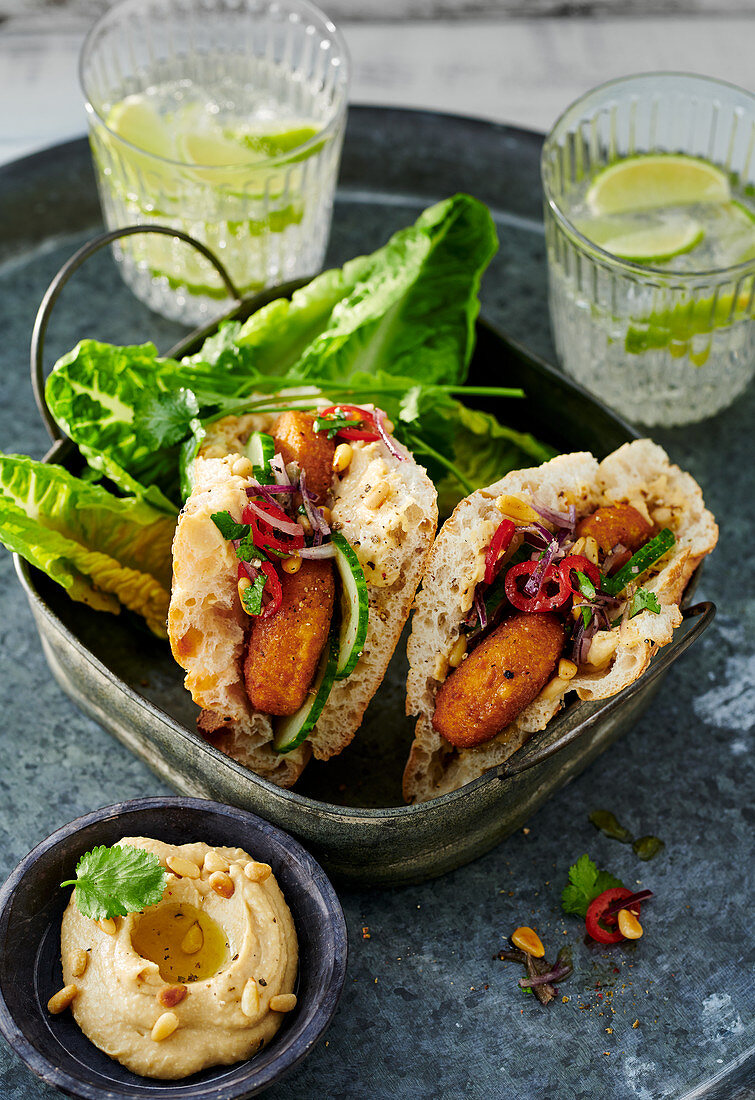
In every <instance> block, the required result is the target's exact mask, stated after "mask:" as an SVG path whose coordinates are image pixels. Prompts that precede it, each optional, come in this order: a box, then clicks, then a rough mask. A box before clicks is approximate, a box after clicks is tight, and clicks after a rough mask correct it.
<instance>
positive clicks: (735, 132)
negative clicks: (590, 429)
mask: <svg viewBox="0 0 755 1100" xmlns="http://www.w3.org/2000/svg"><path fill="white" fill-rule="evenodd" d="M642 154H683V155H686V156H691V157H694V158H697V159H698V160H700V161H705V162H707V163H708V164H711V165H714V166H716V167H717V168H719V169H721V170H722V172H723V173H725V176H726V177H727V178H728V180H729V184H730V188H731V198H732V200H733V202H734V203H736V205H737V208H738V210H739V211H740V213H738V214H737V216H738V217H740V216H741V217H743V218H747V217H749V218H750V219H753V218H755V206H754V205H753V195H755V96H753V95H751V94H750V93H749V92H746V91H744V90H742V89H740V88H736V87H734V86H733V85H729V84H725V83H722V82H720V81H717V80H712V79H708V78H707V77H701V76H692V75H686V74H683V73H647V74H642V75H638V76H631V77H626V78H623V79H620V80H614V81H611V82H610V83H607V84H603V85H602V86H600V87H598V88H596V89H594V90H593V91H591V92H588V93H587V94H586V95H585V96H583V97H582V98H581V99H579V100H577V101H576V102H575V103H573V104H572V105H571V106H570V107H569V108H568V109H567V110H566V111H565V112H564V114H563V115H562V116H561V117H560V118H559V119H558V121H557V122H556V124H555V125H554V127H553V129H552V130H551V132H550V133H549V134H548V136H547V138H546V140H545V144H544V147H543V152H542V161H541V169H542V180H543V187H544V191H545V233H546V246H547V254H548V279H549V305H550V316H551V324H552V329H553V335H554V340H555V344H556V349H557V352H558V355H559V358H560V360H561V363H562V365H563V367H564V369H565V370H566V371H567V373H568V374H570V375H572V376H573V377H574V378H576V379H578V380H579V381H580V382H581V383H583V384H584V385H585V386H586V387H588V388H589V389H591V390H593V391H594V392H596V393H597V394H598V395H599V396H600V397H602V398H603V400H605V401H606V402H607V403H608V404H609V405H612V406H613V407H614V408H615V409H616V410H617V411H619V412H620V413H622V414H623V415H624V416H626V417H627V418H629V419H630V420H635V421H638V422H640V423H642V424H647V425H654V424H663V425H672V424H685V423H691V422H693V421H697V420H701V419H703V418H704V417H707V416H710V415H712V414H713V413H716V412H718V411H719V410H720V409H722V408H724V407H725V406H727V405H729V404H731V402H732V401H734V399H735V398H736V397H737V396H738V394H740V393H741V392H742V391H743V390H744V389H745V387H746V386H747V384H748V382H749V381H750V379H751V378H752V376H753V372H755V325H753V313H754V312H755V307H754V297H753V292H754V284H755V255H753V254H749V255H746V256H745V257H744V259H742V261H741V262H738V263H735V264H722V265H719V263H718V262H717V261H716V260H715V259H714V260H713V261H712V262H711V261H710V260H708V261H707V262H705V263H700V264H699V266H700V270H695V269H694V264H693V268H692V269H691V270H670V269H669V265H668V264H667V263H662V262H658V261H654V262H652V263H650V262H643V263H640V262H633V261H630V260H626V259H619V258H618V257H617V256H616V255H613V254H611V253H610V252H609V251H607V250H605V249H603V248H601V247H600V246H599V245H598V244H596V243H595V241H593V240H590V239H589V237H588V236H587V235H586V231H585V229H584V224H582V228H581V229H579V228H577V226H576V225H575V224H574V221H573V220H572V211H573V209H574V204H575V201H576V197H577V196H578V195H579V194H582V195H584V194H585V186H586V182H589V181H591V180H593V181H594V179H595V177H596V176H597V175H598V173H600V172H601V171H603V170H605V169H606V168H608V167H610V166H612V165H616V164H618V163H619V162H620V161H622V159H624V158H626V157H636V156H640V155H642ZM640 205H641V201H640ZM743 224H745V225H747V224H748V223H747V222H745V223H743ZM711 244H712V245H714V244H715V241H712V242H711ZM695 255H696V253H694V252H691V253H690V257H692V256H695ZM710 255H712V256H714V255H715V252H711V253H710ZM695 263H698V261H695ZM687 266H689V265H687Z"/></svg>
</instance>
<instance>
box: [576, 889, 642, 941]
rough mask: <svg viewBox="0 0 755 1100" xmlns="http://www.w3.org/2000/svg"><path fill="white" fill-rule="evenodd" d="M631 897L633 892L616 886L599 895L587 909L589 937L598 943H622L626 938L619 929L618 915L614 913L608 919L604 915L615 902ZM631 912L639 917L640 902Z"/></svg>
mask: <svg viewBox="0 0 755 1100" xmlns="http://www.w3.org/2000/svg"><path fill="white" fill-rule="evenodd" d="M631 897H632V891H631V890H627V888H626V887H625V886H615V887H613V888H612V889H611V890H604V891H603V893H602V894H598V896H597V897H596V898H594V899H593V900H592V901H591V902H590V904H589V905H588V907H587V916H586V917H585V925H586V927H587V934H588V936H590V937H591V939H593V940H596V941H597V942H598V943H621V941H622V940H623V939H625V938H626V937H625V936H623V935H622V934H621V932H620V931H619V929H618V926H617V919H618V918H617V916H616V914H615V913H613V914H611V915H610V916H606V917H604V914H605V911H606V909H608V907H609V906H610V905H612V904H613V902H615V901H621V900H622V899H623V898H631ZM631 911H632V912H633V913H634V914H635V916H639V914H640V903H639V902H638V901H637V902H634V903H633V904H632V907H631Z"/></svg>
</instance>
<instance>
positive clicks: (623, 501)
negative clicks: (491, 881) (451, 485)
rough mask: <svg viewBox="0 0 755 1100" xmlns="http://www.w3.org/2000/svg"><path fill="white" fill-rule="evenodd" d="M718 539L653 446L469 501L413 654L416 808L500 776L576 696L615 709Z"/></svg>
mask: <svg viewBox="0 0 755 1100" xmlns="http://www.w3.org/2000/svg"><path fill="white" fill-rule="evenodd" d="M599 509H600V510H601V511H600V512H599V511H598V510H599ZM504 521H506V522H504ZM616 523H618V524H619V526H618V527H617V526H615V525H616ZM622 523H624V524H628V526H627V527H626V531H627V534H626V535H625V538H626V539H627V542H628V543H632V540H634V541H633V544H632V545H631V546H630V545H625V544H624V543H622V541H621V538H620V537H619V538H617V535H621V533H622V532H623V531H624V530H625V528H624V527H622V526H621V524H622ZM512 529H513V534H512ZM584 532H588V533H587V534H584ZM496 533H498V534H496ZM717 538H718V528H717V526H716V523H715V521H714V518H713V516H712V515H711V513H710V512H709V511H708V510H707V509H706V508H705V506H704V504H703V498H702V492H701V490H700V487H699V486H698V485H697V483H696V482H695V481H694V480H693V478H692V477H691V476H690V475H689V474H686V473H684V472H683V471H682V470H680V469H679V467H678V466H674V465H672V464H671V462H670V461H669V458H668V456H667V455H666V453H665V452H664V451H663V450H662V448H661V447H659V446H657V445H656V444H654V443H652V442H651V441H650V440H647V439H644V440H637V441H635V442H632V443H627V444H625V445H624V446H623V447H620V448H619V449H618V450H617V451H615V452H614V453H613V454H611V455H609V456H608V457H607V458H606V459H604V460H603V461H602V462H598V461H597V460H596V459H595V458H594V457H593V456H592V455H591V454H588V453H585V452H582V453H577V454H568V455H561V456H559V457H558V458H554V459H553V460H551V461H550V462H547V463H545V464H544V465H542V466H539V467H537V468H534V469H529V470H520V471H515V472H512V473H510V474H507V475H506V476H505V477H503V478H501V480H500V481H498V482H496V483H495V484H493V485H490V486H488V487H487V488H485V489H479V490H477V491H476V492H474V493H472V494H471V496H469V497H467V498H466V499H465V500H463V501H461V503H460V504H459V505H458V506H457V507H456V509H455V511H454V512H453V514H452V516H451V517H450V518H449V519H448V521H447V522H446V523H445V524H444V525H443V527H442V529H441V531H440V533H439V534H438V537H437V539H436V542H435V545H434V547H433V550H432V553H431V554H430V557H429V560H428V565H427V569H426V572H425V576H424V578H423V581H422V588H421V591H420V592H419V594H418V596H417V607H416V611H415V614H414V617H413V621H412V632H411V637H410V639H409V643H408V657H409V666H410V668H409V676H408V680H407V713H408V714H411V715H416V716H417V724H416V731H415V739H414V743H413V745H412V749H411V753H410V756H409V760H408V763H407V766H406V770H405V774H404V795H405V798H406V799H407V801H410V802H412V801H425V800H427V799H431V798H434V797H437V796H438V795H440V794H444V793H446V792H449V791H453V790H456V789H457V788H459V787H461V786H463V785H464V784H465V783H469V782H471V781H472V780H474V779H476V778H477V777H479V776H480V775H482V774H483V773H484V772H485V771H487V770H488V769H489V768H493V767H495V766H496V765H498V764H501V763H503V761H505V760H506V759H507V758H508V757H509V756H511V755H512V753H514V752H515V751H516V750H517V749H519V748H520V747H521V746H522V745H523V744H524V743H525V742H526V741H527V739H528V738H529V737H530V736H531V735H532V734H533V733H534V732H535V731H537V730H542V729H544V728H545V726H546V725H547V724H548V722H549V721H550V719H551V718H552V717H553V716H554V715H555V714H556V713H557V712H558V710H559V709H560V708H561V707H562V706H563V703H564V696H565V695H567V694H568V693H569V692H571V691H574V692H576V694H577V696H578V698H580V699H589V700H592V699H604V698H606V697H608V696H611V695H615V694H616V693H617V692H619V691H621V690H622V689H623V688H625V687H627V686H628V685H629V684H631V683H632V682H633V681H634V680H636V679H637V678H638V677H639V676H641V675H642V673H643V672H644V670H645V669H646V668H647V666H648V664H649V662H650V659H651V657H652V656H653V654H654V653H655V652H656V650H658V649H659V648H660V647H661V646H664V645H667V644H668V643H669V642H670V641H671V638H672V634H673V631H674V629H675V628H676V627H677V626H679V625H680V623H681V621H682V616H681V612H680V610H679V602H680V600H681V597H682V594H683V592H684V589H685V587H686V585H687V582H688V581H689V579H690V577H691V575H692V573H693V572H694V570H695V569H696V568H697V566H698V565H699V564H700V562H701V561H702V559H703V558H704V557H705V555H706V554H708V553H710V551H711V550H712V549H713V548H714V546H715V544H716V541H717ZM496 539H497V541H498V543H499V544H500V547H499V548H498V549H497V548H496V545H495V540H496ZM614 539H616V541H615V542H614V541H613V540H614ZM491 547H492V549H491ZM659 550H660V551H663V552H662V553H660V554H659V553H658V551H659ZM585 555H587V558H586V557H585ZM643 555H644V557H643ZM569 556H570V557H571V564H569V563H567V564H566V565H564V561H565V559H566V558H567V557H569ZM647 559H652V560H650V564H649V565H648V566H647V567H646V568H642V566H643V565H644V563H645V561H647ZM586 561H587V562H588V564H585V562H586ZM633 563H634V564H633ZM588 565H589V566H590V568H589V574H590V575H588V572H587V570H588ZM622 579H623V580H625V581H626V582H627V583H626V584H622ZM594 582H599V583H594ZM540 585H541V586H542V587H539V586H540ZM563 586H566V591H568V593H569V595H568V598H567V599H566V601H565V602H563V601H562V597H563V596H564V587H563ZM533 593H535V594H534V595H533ZM509 597H510V598H511V599H513V600H514V601H515V603H514V605H512V604H511V602H509ZM496 600H498V603H497V604H496ZM537 601H541V606H540V607H539V608H537V609H536V608H535V607H534V604H535V603H536V602H537ZM528 612H529V613H528ZM546 621H547V622H548V623H549V624H550V629H551V633H550V634H548V633H547V632H546V631H545V630H544V627H545V624H546ZM559 632H560V634H559ZM496 662H498V663H497V664H496ZM502 663H503V664H505V665H507V666H510V667H505V668H502V667H501V665H502ZM452 666H456V667H452ZM503 677H505V678H506V679H503ZM512 690H517V691H519V692H520V696H519V700H518V702H519V703H520V704H521V707H520V709H518V711H517V707H516V705H514V703H513V702H512V700H511V699H510V693H511V691H512ZM509 703H511V705H509ZM497 708H498V709H497ZM514 711H517V712H516V713H514ZM497 714H502V715H505V719H504V721H503V723H502V724H501V725H500V727H498V728H496V715H497Z"/></svg>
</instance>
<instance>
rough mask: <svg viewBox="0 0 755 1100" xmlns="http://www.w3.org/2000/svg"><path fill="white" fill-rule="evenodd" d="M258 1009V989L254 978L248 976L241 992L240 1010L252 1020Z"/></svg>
mask: <svg viewBox="0 0 755 1100" xmlns="http://www.w3.org/2000/svg"><path fill="white" fill-rule="evenodd" d="M259 1010H260V991H259V989H258V988H257V983H256V981H255V980H254V978H249V980H248V981H247V983H246V985H245V986H244V992H243V993H242V994H241V1011H242V1012H243V1013H244V1015H245V1016H246V1017H247V1018H248V1019H250V1020H253V1019H254V1017H255V1016H256V1015H257V1013H258V1012H259Z"/></svg>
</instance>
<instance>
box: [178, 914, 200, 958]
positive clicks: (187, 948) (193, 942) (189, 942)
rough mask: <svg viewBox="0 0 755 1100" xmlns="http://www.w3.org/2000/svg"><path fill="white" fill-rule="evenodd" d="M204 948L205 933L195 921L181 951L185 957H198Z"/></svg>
mask: <svg viewBox="0 0 755 1100" xmlns="http://www.w3.org/2000/svg"><path fill="white" fill-rule="evenodd" d="M203 947H204V932H203V931H202V929H201V928H200V926H199V922H198V921H194V923H193V924H192V926H191V928H190V929H189V931H188V932H187V933H186V935H185V936H184V938H183V939H182V940H181V950H182V951H183V953H184V955H196V953H197V951H201V950H202V948H203Z"/></svg>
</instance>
